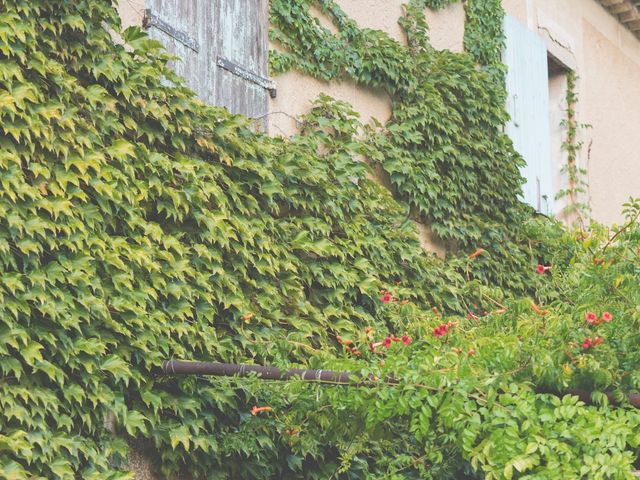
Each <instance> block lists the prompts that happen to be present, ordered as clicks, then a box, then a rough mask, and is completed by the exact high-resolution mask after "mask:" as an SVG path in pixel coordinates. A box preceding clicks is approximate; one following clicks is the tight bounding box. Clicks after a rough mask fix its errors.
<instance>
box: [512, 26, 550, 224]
mask: <svg viewBox="0 0 640 480" xmlns="http://www.w3.org/2000/svg"><path fill="white" fill-rule="evenodd" d="M505 36H506V48H505V52H504V62H505V64H506V65H507V68H508V73H507V95H508V97H507V111H508V112H509V115H510V116H511V120H510V121H509V123H508V124H507V126H506V132H507V134H508V135H509V137H510V138H511V140H512V141H513V144H514V147H515V149H516V150H517V151H518V152H519V153H520V155H522V157H523V158H524V160H525V162H526V166H525V167H524V168H523V170H522V175H523V176H524V177H525V179H526V183H525V185H524V186H523V189H522V190H523V192H522V195H523V199H524V201H525V202H527V203H528V204H530V205H531V206H533V207H534V208H535V209H536V210H537V211H539V212H541V213H544V214H553V212H554V208H553V197H554V193H553V170H552V165H551V144H550V133H551V129H550V123H549V118H550V113H549V72H548V66H547V48H546V45H545V43H544V41H543V40H542V38H540V37H539V36H537V35H536V34H535V33H533V32H532V31H530V30H528V29H527V28H526V27H525V26H524V25H522V24H521V23H519V22H518V21H517V20H515V19H514V18H512V17H510V16H507V17H506V18H505Z"/></svg>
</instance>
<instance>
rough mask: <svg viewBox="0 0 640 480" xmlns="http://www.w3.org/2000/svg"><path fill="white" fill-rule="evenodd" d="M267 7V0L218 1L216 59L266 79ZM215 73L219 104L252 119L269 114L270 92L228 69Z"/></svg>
mask: <svg viewBox="0 0 640 480" xmlns="http://www.w3.org/2000/svg"><path fill="white" fill-rule="evenodd" d="M268 8H269V5H268V0H249V1H247V0H242V1H239V0H216V2H215V12H214V18H215V21H216V28H217V32H218V37H217V56H218V57H221V58H224V59H226V60H227V61H229V62H232V63H234V64H236V65H238V66H239V67H241V69H242V70H244V71H247V72H251V73H253V74H254V75H256V76H259V77H264V78H266V77H267V73H268V72H267V60H268V54H269V48H268V37H267V35H268V28H269V22H268ZM216 70H217V72H216V86H215V90H216V99H215V103H216V105H222V106H224V107H227V108H228V109H229V111H231V112H232V113H241V114H244V115H246V116H248V117H252V118H257V117H263V116H264V115H266V114H267V112H268V91H267V90H266V89H265V88H264V87H263V86H261V85H259V84H258V83H254V82H252V81H250V80H247V79H246V78H243V77H242V76H239V75H236V74H234V73H233V72H232V71H230V70H228V69H225V68H222V67H216ZM263 126H264V127H266V122H265V124H264V125H263Z"/></svg>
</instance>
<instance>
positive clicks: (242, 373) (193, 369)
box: [162, 360, 640, 408]
mask: <svg viewBox="0 0 640 480" xmlns="http://www.w3.org/2000/svg"><path fill="white" fill-rule="evenodd" d="M162 372H163V373H164V374H165V375H213V376H216V377H235V376H238V377H248V376H249V375H251V374H257V376H258V377H260V378H261V379H262V380H292V379H298V380H305V381H307V382H316V383H330V384H338V385H353V386H372V385H374V384H380V382H379V380H378V379H377V378H376V377H374V376H373V375H369V377H368V378H367V379H366V380H363V379H362V376H361V375H360V374H357V373H353V372H338V371H335V370H305V369H302V368H289V369H286V370H281V369H279V368H277V367H263V366H262V365H237V364H234V363H215V362H185V361H182V360H165V361H164V362H162ZM358 380H359V381H358ZM384 383H386V384H390V385H397V384H398V383H399V382H398V380H397V379H395V378H387V379H386V380H385V381H384ZM539 393H553V392H548V391H541V392H539ZM561 395H575V396H577V397H578V398H580V400H582V401H583V402H585V403H590V402H591V392H588V391H587V390H579V389H573V390H567V391H565V392H562V393H561ZM606 395H607V398H608V399H609V401H610V402H611V403H616V401H615V398H614V395H613V393H609V392H607V393H606ZM627 398H628V399H629V403H630V404H631V405H632V406H634V407H636V408H640V394H638V393H630V394H627Z"/></svg>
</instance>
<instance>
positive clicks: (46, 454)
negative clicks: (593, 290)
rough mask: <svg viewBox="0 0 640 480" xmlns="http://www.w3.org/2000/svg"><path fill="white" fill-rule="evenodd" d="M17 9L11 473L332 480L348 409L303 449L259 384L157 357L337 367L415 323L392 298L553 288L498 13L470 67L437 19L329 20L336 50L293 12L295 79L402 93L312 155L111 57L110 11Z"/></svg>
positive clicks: (3, 445) (312, 135) (6, 9)
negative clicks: (139, 470)
mask: <svg viewBox="0 0 640 480" xmlns="http://www.w3.org/2000/svg"><path fill="white" fill-rule="evenodd" d="M440 3H443V2H440ZM428 4H429V5H431V6H432V7H437V6H438V5H436V4H435V3H434V2H428ZM0 5H1V6H2V9H0V62H1V68H0V116H1V118H0V120H1V121H0V181H1V182H2V190H0V266H1V268H0V274H1V279H0V298H1V301H0V372H1V373H2V377H1V378H0V405H1V407H2V408H1V409H0V432H1V433H0V435H1V437H0V468H1V469H2V470H0V472H1V474H2V475H3V476H4V477H6V478H16V479H22V478H62V479H73V478H85V479H104V478H109V479H124V478H131V474H130V473H129V472H128V471H127V450H128V447H127V442H128V441H131V440H133V439H137V440H138V441H142V442H144V443H146V444H147V445H148V446H149V448H151V449H152V450H155V451H157V452H158V454H159V456H160V461H159V467H160V468H161V469H162V470H163V471H164V472H165V473H167V472H174V473H175V472H180V471H183V472H186V473H188V474H190V475H193V476H196V477H198V476H199V477H205V478H289V477H290V476H293V475H298V476H304V478H327V477H328V476H330V475H331V472H332V471H335V470H336V468H337V465H338V464H339V463H340V456H341V454H342V452H343V451H344V450H345V443H344V442H345V441H346V440H345V439H347V438H350V437H351V435H350V434H351V433H352V432H351V428H352V427H351V426H350V424H349V422H348V418H349V416H350V415H351V414H350V413H349V412H342V413H336V412H335V411H328V410H320V411H318V412H317V415H316V416H315V417H314V418H313V422H315V423H316V424H317V425H318V426H320V427H322V428H319V429H318V430H317V432H316V433H314V435H309V436H304V437H301V438H302V440H299V441H298V440H297V439H296V440H295V441H296V442H299V443H297V444H296V446H295V451H296V453H297V454H296V455H294V454H293V453H292V448H293V447H292V442H293V440H291V441H288V440H287V438H289V437H291V435H289V434H287V433H286V432H285V431H278V432H273V431H270V430H267V429H266V428H262V427H261V424H260V423H256V422H248V421H247V419H249V418H250V414H249V413H248V412H249V411H250V409H251V406H252V405H253V404H254V402H255V399H256V393H255V388H253V387H252V385H251V383H247V384H242V385H237V384H234V383H232V382H231V381H227V380H223V381H218V380H205V379H200V378H195V377H191V378H183V379H175V378H165V377H157V376H156V375H155V372H156V369H157V367H158V365H159V364H160V363H161V361H162V360H164V359H167V358H182V359H201V360H222V361H228V362H256V363H265V364H276V365H291V364H294V363H295V364H302V365H311V366H313V365H319V366H322V362H323V358H325V357H326V356H331V352H334V351H335V349H336V348H341V346H340V345H338V344H337V343H336V341H335V335H350V334H353V335H355V334H356V332H360V331H362V329H363V328H364V327H365V326H367V327H369V328H374V329H379V330H380V331H386V330H389V329H393V328H395V323H394V322H395V321H394V320H393V319H391V318H388V317H387V316H385V314H384V313H383V312H382V311H381V310H380V302H379V295H380V294H379V292H380V290H381V289H385V288H390V287H389V286H390V285H393V286H394V288H397V292H398V293H397V295H402V297H403V298H406V299H407V300H408V301H411V302H413V303H414V304H415V305H417V306H418V308H421V309H424V310H425V311H429V310H430V309H432V308H435V309H436V311H438V312H455V313H459V314H463V315H464V314H466V312H467V311H468V310H469V309H473V310H474V311H476V312H483V311H488V310H489V309H490V308H492V307H491V306H490V305H488V303H487V300H486V296H487V292H488V291H489V292H493V291H494V290H496V288H497V286H502V287H504V288H505V290H504V291H505V292H506V293H502V292H501V291H497V293H495V294H494V295H492V298H498V299H500V298H501V297H502V296H505V295H506V296H508V295H511V294H512V293H516V292H518V293H522V292H530V291H533V289H534V287H535V286H536V285H539V284H540V283H541V282H542V279H541V278H540V276H539V275H538V276H536V274H535V273H534V266H535V265H536V264H537V263H539V262H540V261H541V260H542V259H543V258H544V257H545V255H546V254H547V252H549V251H550V246H549V245H551V244H552V243H553V242H554V241H555V240H557V239H558V238H560V237H561V236H562V231H560V230H559V229H558V228H556V226H555V224H553V222H549V221H547V220H544V219H539V218H536V217H535V216H533V215H532V212H531V211H530V210H529V209H528V208H526V207H525V206H523V205H522V204H520V203H519V202H518V200H517V192H518V188H519V185H520V183H521V178H520V175H519V173H518V166H519V163H520V159H519V158H518V156H517V154H516V153H515V152H514V151H513V149H512V147H511V144H510V142H509V140H508V138H506V136H505V135H504V134H503V133H502V131H501V125H502V123H503V122H504V120H505V113H504V111H503V109H502V103H503V100H504V88H503V82H502V74H503V69H502V66H501V65H500V64H499V63H498V59H499V56H498V55H497V53H496V49H498V48H499V46H500V44H501V37H500V27H499V26H500V19H501V15H502V12H501V9H500V4H499V2H493V1H492V2H485V1H479V0H476V1H470V2H468V3H467V7H466V8H467V16H468V20H467V21H468V25H467V30H466V34H465V46H466V49H467V50H468V53H466V54H452V53H449V52H436V51H434V50H433V49H432V48H431V47H430V45H429V43H428V40H427V39H428V29H427V25H426V23H425V17H424V15H423V9H424V7H425V6H426V5H427V2H420V1H412V2H410V3H409V4H408V6H407V11H406V15H405V16H404V17H402V18H401V19H400V22H401V25H402V27H403V28H404V30H405V31H406V34H407V38H408V42H407V46H404V45H401V44H399V43H398V42H395V41H393V40H391V39H389V38H388V37H387V36H385V35H383V34H381V33H380V32H376V31H371V30H366V29H365V30H362V29H359V28H358V27H357V26H356V25H354V24H353V22H351V21H350V20H349V18H347V17H346V16H345V15H343V13H342V11H341V10H340V8H339V7H338V5H337V4H335V3H334V2H331V1H322V2H320V3H319V4H318V5H319V7H320V8H322V9H324V10H325V11H326V12H327V13H328V14H329V15H330V16H331V18H332V19H333V20H334V22H335V23H336V25H337V26H338V27H339V34H338V35H336V36H333V35H329V34H328V33H327V32H326V30H324V29H322V28H320V27H319V26H318V24H317V22H315V21H313V19H312V18H310V16H309V13H308V9H309V7H310V2H308V1H293V2H290V1H286V2H285V1H282V2H280V1H275V0H274V1H273V2H272V14H273V26H274V29H273V36H274V41H277V42H279V43H280V44H281V45H282V46H283V47H284V50H283V53H281V54H279V55H274V56H273V69H274V71H284V70H286V69H288V68H293V67H294V66H295V67H297V68H301V69H303V70H304V71H306V72H307V73H309V74H312V75H317V76H321V77H324V78H331V79H337V78H352V79H353V80H354V81H355V82H358V83H361V84H364V85H369V86H375V87H378V88H381V89H384V90H385V91H387V92H388V94H389V95H390V96H391V97H392V98H393V102H394V104H393V105H394V109H393V116H392V118H391V119H390V121H389V122H388V123H387V124H386V125H377V126H374V127H366V128H365V127H364V126H362V125H361V124H359V122H358V119H357V118H356V117H355V115H354V112H353V111H352V110H351V108H350V107H349V106H348V105H346V104H344V103H340V102H335V101H332V100H331V99H329V98H325V97H322V98H320V99H319V100H318V102H317V103H316V105H315V106H314V108H313V109H312V110H311V111H310V112H309V114H308V116H307V117H306V118H304V119H303V127H302V129H301V132H300V134H299V135H297V136H295V137H293V138H290V139H283V138H271V137H268V136H265V135H261V134H256V133H255V132H254V131H253V130H252V128H250V124H249V122H248V121H247V120H246V119H244V118H241V117H237V116H231V115H229V114H228V113H227V112H226V111H224V110H222V109H220V108H215V107H207V106H204V105H202V104H201V103H200V102H199V101H197V100H196V99H195V98H194V96H193V94H192V92H190V91H188V89H186V88H184V87H183V86H182V85H183V84H182V81H181V79H179V78H177V77H176V76H175V75H174V74H173V73H172V72H171V71H170V70H169V69H168V68H167V66H166V65H167V62H168V60H169V59H168V56H167V55H166V54H164V53H163V51H162V49H161V48H160V46H159V44H157V43H156V42H152V41H150V40H149V39H148V38H147V37H146V35H145V34H144V33H143V32H141V31H140V30H139V29H130V30H128V31H127V32H125V33H124V38H125V40H126V42H127V44H128V45H127V47H126V48H125V46H123V45H117V44H114V42H113V41H112V37H111V33H110V32H111V30H116V31H118V30H119V28H120V26H119V25H120V20H119V18H118V15H117V13H116V11H115V9H114V7H113V5H112V4H111V2H110V1H108V0H79V1H74V2H66V1H56V2H52V1H50V0H1V1H0ZM362 132H364V136H363V135H362ZM361 157H365V158H367V159H368V162H370V164H368V163H367V162H361V161H356V159H359V158H361ZM372 168H379V169H380V171H381V172H383V174H384V175H386V176H387V177H388V180H389V185H390V187H391V188H390V190H389V189H387V188H385V187H382V186H381V185H380V184H378V183H377V182H375V181H372V180H371V177H372ZM414 218H415V219H420V221H422V222H424V223H428V224H429V225H430V228H432V229H433V231H434V232H436V233H437V234H438V235H439V236H440V237H441V238H443V239H444V240H446V241H448V242H450V243H451V245H452V246H453V247H452V252H453V254H452V256H451V257H450V258H449V259H448V260H447V261H441V260H439V259H437V258H436V257H435V256H433V255H428V254H426V253H425V252H424V251H423V250H422V249H421V248H420V245H419V242H418V239H417V237H416V231H415V228H414V226H413V223H412V221H411V220H412V219H414ZM478 248H482V249H484V251H486V252H487V254H486V255H479V256H478V255H476V259H477V261H475V262H473V263H470V262H469V261H468V258H467V257H468V255H469V254H470V253H471V252H473V251H475V250H476V249H478ZM559 261H560V260H559ZM485 281H489V282H491V286H488V285H487V284H484V283H483V282H485ZM494 301H495V300H494ZM301 401H302V400H301ZM304 401H306V402H308V404H309V409H311V408H315V407H313V398H307V399H306V400H304ZM300 412H302V410H300ZM105 418H113V419H114V422H115V430H116V433H117V435H114V434H113V432H112V429H110V428H108V426H107V425H105ZM298 420H302V419H298ZM292 421H293V420H292ZM283 425H285V424H283ZM283 429H284V427H283ZM287 435H288V436H287ZM401 447H402V445H399V446H398V447H396V448H401ZM371 448H372V450H371V456H372V458H376V457H378V456H379V457H382V455H378V454H380V452H384V451H387V452H388V451H390V450H388V449H389V448H390V446H389V445H388V444H387V443H379V444H378V443H375V442H374V443H373V444H372V447H371ZM455 458H458V457H455ZM358 468H361V467H358ZM362 468H365V467H362ZM366 468H367V469H368V468H369V467H366ZM377 468H378V467H377V466H376V463H375V462H373V464H372V466H371V472H372V474H373V475H375V472H376V471H377V470H376V469H377ZM465 468H466V467H465Z"/></svg>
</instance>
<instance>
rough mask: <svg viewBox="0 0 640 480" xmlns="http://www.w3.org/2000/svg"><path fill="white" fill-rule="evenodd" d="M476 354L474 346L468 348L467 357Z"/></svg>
mask: <svg viewBox="0 0 640 480" xmlns="http://www.w3.org/2000/svg"><path fill="white" fill-rule="evenodd" d="M475 354H476V349H475V348H470V349H469V351H468V352H467V355H468V356H469V357H472V356H474V355H475Z"/></svg>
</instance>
